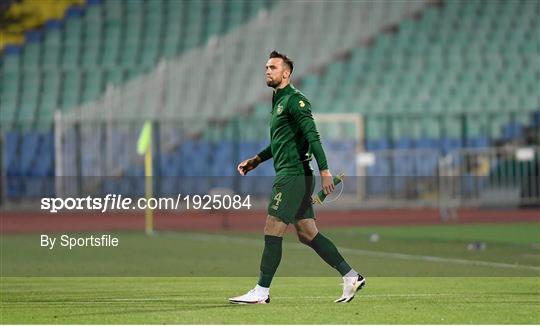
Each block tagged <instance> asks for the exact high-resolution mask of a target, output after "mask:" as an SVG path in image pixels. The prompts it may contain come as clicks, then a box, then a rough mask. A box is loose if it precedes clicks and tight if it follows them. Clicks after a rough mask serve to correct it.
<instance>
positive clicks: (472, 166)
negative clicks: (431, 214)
mask: <svg viewBox="0 0 540 326" xmlns="http://www.w3.org/2000/svg"><path fill="white" fill-rule="evenodd" d="M539 156H540V147H516V146H508V147H496V148H478V149H460V150H456V151H453V152H451V153H449V154H448V155H446V156H445V157H443V158H441V160H440V162H439V197H440V200H441V203H440V205H441V207H442V208H449V209H452V208H454V207H468V206H476V207H478V206H492V207H497V206H499V207H521V206H526V205H534V204H540V173H539V165H540V164H539Z"/></svg>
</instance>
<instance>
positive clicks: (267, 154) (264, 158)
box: [257, 145, 272, 162]
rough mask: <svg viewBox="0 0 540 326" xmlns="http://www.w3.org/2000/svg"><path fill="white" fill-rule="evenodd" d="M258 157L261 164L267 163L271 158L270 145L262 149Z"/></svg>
mask: <svg viewBox="0 0 540 326" xmlns="http://www.w3.org/2000/svg"><path fill="white" fill-rule="evenodd" d="M257 156H258V157H260V158H261V162H264V161H267V160H269V159H271V158H272V148H270V145H268V147H266V148H265V149H263V150H262V151H261V152H260V153H259V154H257Z"/></svg>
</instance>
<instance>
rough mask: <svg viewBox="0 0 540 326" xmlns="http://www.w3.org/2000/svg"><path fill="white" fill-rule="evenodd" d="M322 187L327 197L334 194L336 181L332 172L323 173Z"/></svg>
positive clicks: (323, 171)
mask: <svg viewBox="0 0 540 326" xmlns="http://www.w3.org/2000/svg"><path fill="white" fill-rule="evenodd" d="M321 185H322V188H323V191H324V194H325V195H329V194H331V193H332V192H334V189H335V188H336V186H335V185H334V179H333V178H332V173H330V170H322V171H321Z"/></svg>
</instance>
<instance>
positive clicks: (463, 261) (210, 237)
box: [182, 233, 540, 271]
mask: <svg viewBox="0 0 540 326" xmlns="http://www.w3.org/2000/svg"><path fill="white" fill-rule="evenodd" d="M182 236H183V237H185V238H189V239H192V240H198V241H216V240H220V241H223V242H227V243H230V242H235V243H241V244H259V245H260V244H262V243H263V242H262V241H261V240H256V239H249V238H242V237H235V236H227V235H221V234H216V235H214V234H203V233H190V234H183V235H182ZM285 243H286V244H287V245H290V246H292V247H294V248H295V249H298V248H305V245H303V244H299V243H291V242H285ZM338 249H339V250H340V251H342V252H345V253H349V254H353V255H365V256H372V257H383V258H395V259H403V260H421V261H426V262H432V263H452V264H462V265H473V266H487V267H496V268H517V269H528V270H533V271H540V267H538V266H531V265H517V264H506V263H497V262H492V261H482V260H470V259H460V258H446V257H438V256H425V255H411V254H402V253H396V252H384V251H373V250H365V249H356V248H344V247H338Z"/></svg>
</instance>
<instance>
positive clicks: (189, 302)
mask: <svg viewBox="0 0 540 326" xmlns="http://www.w3.org/2000/svg"><path fill="white" fill-rule="evenodd" d="M253 284H254V279H253V278H245V277H242V278H240V277H237V278H230V277H226V278H225V277H224V278H205V277H193V278H192V277H179V278H168V277H159V278H128V277H123V278H122V277H120V278H114V277H102V278H8V279H3V281H2V311H1V316H2V317H1V322H2V323H9V324H17V323H25V324H110V323H119V324H184V323H189V324H199V323H201V324H274V323H279V324H297V323H300V324H320V323H324V324H366V323H367V324H377V323H385V324H421V323H428V324H454V323H457V324H484V323H489V324H506V323H512V324H538V323H539V322H540V317H539V311H540V309H539V308H540V302H539V292H538V291H539V283H538V279H537V278H531V277H523V278H500V277H494V278H465V277H454V278H452V277H438V278H426V277H406V278H390V277H373V278H369V279H368V285H367V286H366V287H365V288H364V289H363V290H362V291H361V292H359V294H358V296H357V297H356V298H355V299H354V300H353V301H352V302H351V303H349V304H335V303H332V300H334V299H335V298H337V297H338V296H339V294H340V290H341V289H340V285H339V280H338V279H337V278H335V277H334V278H332V277H330V278H327V277H303V278H298V277H281V278H277V279H275V280H274V285H273V287H272V293H271V303H270V304H269V305H241V306H239V305H231V304H228V303H227V297H229V296H232V295H237V294H240V293H243V292H245V291H246V290H247V289H249V288H251V287H252V286H253Z"/></svg>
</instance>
